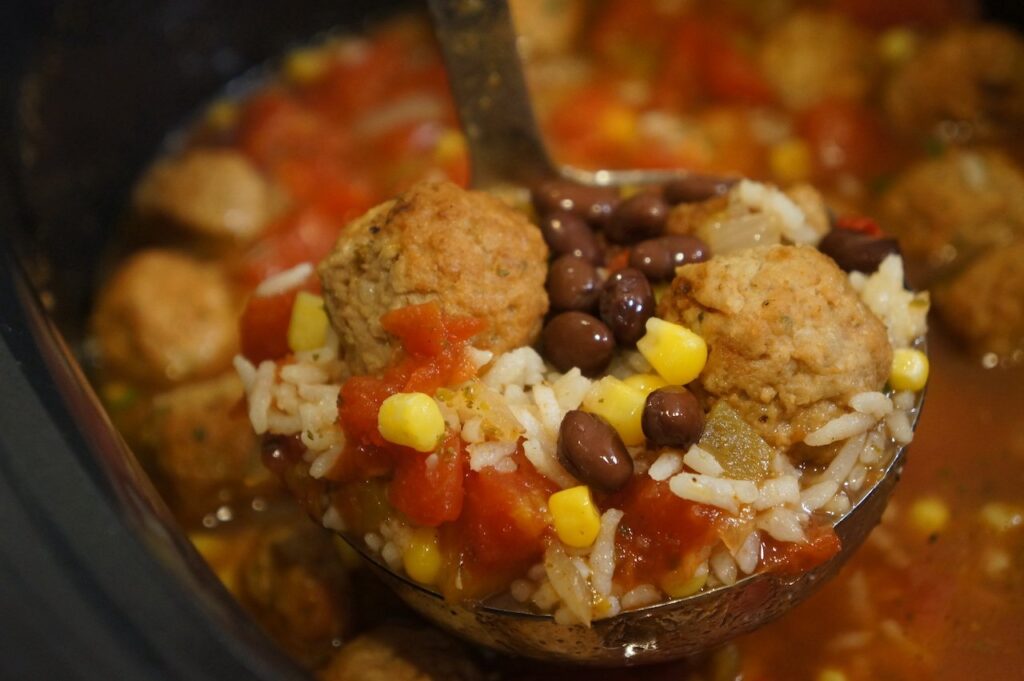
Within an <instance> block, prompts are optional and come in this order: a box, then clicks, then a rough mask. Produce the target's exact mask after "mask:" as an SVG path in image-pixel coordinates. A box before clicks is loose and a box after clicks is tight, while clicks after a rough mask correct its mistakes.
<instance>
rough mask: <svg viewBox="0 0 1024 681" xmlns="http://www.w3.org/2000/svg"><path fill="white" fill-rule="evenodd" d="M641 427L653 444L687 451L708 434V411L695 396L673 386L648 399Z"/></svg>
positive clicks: (656, 391) (649, 441)
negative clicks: (705, 417) (706, 422)
mask: <svg viewBox="0 0 1024 681" xmlns="http://www.w3.org/2000/svg"><path fill="white" fill-rule="evenodd" d="M640 425H641V427H642V428H643V431H644V437H646V438H647V442H648V443H649V444H652V445H656V446H659V447H679V448H682V449H686V448H689V446H690V445H692V444H694V443H695V442H697V440H699V439H700V436H701V433H703V432H704V410H703V409H701V406H700V403H699V402H697V398H696V397H694V396H693V393H691V392H690V391H689V390H687V389H686V388H684V387H682V386H677V385H671V386H668V387H665V388H659V389H657V390H655V391H653V392H652V393H651V394H650V395H648V396H647V402H646V404H644V412H643V416H642V417H641V420H640Z"/></svg>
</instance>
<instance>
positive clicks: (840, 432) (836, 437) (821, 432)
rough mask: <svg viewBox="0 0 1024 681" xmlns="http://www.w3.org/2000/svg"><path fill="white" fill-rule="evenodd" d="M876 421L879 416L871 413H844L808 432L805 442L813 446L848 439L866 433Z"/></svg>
mask: <svg viewBox="0 0 1024 681" xmlns="http://www.w3.org/2000/svg"><path fill="white" fill-rule="evenodd" d="M876 423H878V418H877V417H875V416H871V415H870V414H862V413H860V412H853V413H850V414H843V415H842V416H837V417H836V418H834V419H832V420H831V421H829V422H828V423H826V424H825V425H823V426H822V427H821V428H818V430H816V431H814V432H812V433H808V434H807V437H805V438H804V443H805V444H808V445H810V446H811V447H822V446H824V445H830V444H832V443H833V442H839V441H840V440H848V439H849V438H851V437H855V436H857V435H860V434H861V433H866V432H867V431H868V430H869V429H871V428H872V427H873V426H874V425H875V424H876Z"/></svg>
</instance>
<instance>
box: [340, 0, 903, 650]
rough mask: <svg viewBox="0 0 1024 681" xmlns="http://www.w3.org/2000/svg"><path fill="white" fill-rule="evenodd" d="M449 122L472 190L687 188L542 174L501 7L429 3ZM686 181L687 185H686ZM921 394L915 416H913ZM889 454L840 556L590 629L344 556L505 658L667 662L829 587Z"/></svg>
mask: <svg viewBox="0 0 1024 681" xmlns="http://www.w3.org/2000/svg"><path fill="white" fill-rule="evenodd" d="M429 5H430V9H431V12H432V14H433V19H434V26H435V30H436V32H437V35H438V38H439V41H440V44H441V49H442V52H443V54H444V59H445V63H446V66H447V69H448V76H449V79H450V81H451V86H452V91H453V93H454V96H455V101H456V104H457V106H458V111H459V116H460V119H461V121H462V125H463V129H464V131H465V134H466V137H467V139H468V142H469V155H470V161H471V169H472V184H473V186H474V187H476V188H488V189H491V188H497V187H501V186H509V185H511V186H519V187H526V186H531V185H533V184H534V183H536V182H538V181H541V180H544V179H551V178H563V179H569V180H573V181H575V182H579V183H583V184H598V185H613V186H614V185H623V184H627V185H637V184H650V183H659V182H664V181H666V180H668V179H677V178H679V177H686V176H687V175H688V174H687V173H685V172H682V171H637V170H616V171H606V170H599V171H596V172H589V171H583V170H579V169H576V168H568V167H561V168H559V167H557V166H555V164H554V163H552V161H551V159H550V157H549V156H548V153H547V150H546V149H545V147H544V143H543V141H542V139H541V136H540V134H539V131H538V128H537V125H536V122H535V119H534V116H533V111H532V109H531V106H530V100H529V97H528V94H527V90H526V84H525V81H524V78H523V74H522V68H521V63H520V59H519V54H518V52H517V49H516V36H515V32H514V30H513V27H512V23H511V19H510V16H509V10H508V5H507V3H506V2H504V0H502V1H498V0H429ZM691 176H692V175H691ZM922 401H923V394H922V395H921V396H920V397H919V400H918V403H917V405H915V409H914V424H915V425H916V420H917V419H916V415H917V414H919V413H920V407H921V402H922ZM904 452H905V447H899V448H896V449H895V452H894V454H893V458H892V460H891V461H890V462H889V464H888V466H887V467H886V468H885V470H884V472H883V474H882V475H881V476H880V477H879V479H878V481H877V482H876V483H875V484H874V485H872V486H871V487H869V488H867V489H865V490H864V493H863V494H862V495H861V496H860V498H859V499H857V500H856V502H855V503H854V505H853V506H852V508H851V509H850V510H849V511H848V512H847V513H846V515H844V516H843V517H842V518H841V519H839V520H838V521H837V522H836V523H835V531H836V533H837V534H838V535H839V538H840V540H841V541H842V549H841V551H840V552H839V553H838V554H837V555H836V556H834V557H833V558H832V559H830V560H828V561H827V562H825V563H823V564H822V565H819V566H818V567H816V568H814V569H812V570H810V571H807V572H804V573H802V574H799V575H796V576H781V575H778V574H771V573H761V574H754V575H751V576H749V577H746V578H744V579H741V580H739V581H737V582H736V583H735V584H733V585H731V586H723V587H719V588H716V589H712V590H709V591H705V592H702V593H699V594H697V595H694V596H689V597H687V598H681V599H676V600H671V601H666V602H663V603H659V604H656V605H651V606H648V607H645V608H640V609H637V610H631V611H627V612H623V613H621V614H619V615H616V616H614V617H610V618H607V619H599V620H595V621H594V622H593V624H592V626H591V627H589V628H587V627H583V626H565V625H560V624H557V623H556V622H555V621H554V619H553V617H551V616H550V615H544V614H538V613H536V612H531V611H529V610H527V609H526V608H525V607H524V606H522V605H520V604H518V603H516V602H515V601H514V600H512V599H511V598H510V597H508V596H503V597H500V598H496V599H492V600H491V601H487V602H484V603H478V604H463V603H452V602H445V600H444V599H443V598H442V597H441V595H440V594H439V593H437V592H435V591H432V590H430V589H427V588H425V587H423V586H422V585H419V584H417V583H415V582H413V581H411V580H409V579H407V578H406V577H404V576H402V575H399V574H396V573H394V572H392V571H391V570H389V569H388V568H387V566H386V565H384V564H383V563H382V562H381V561H380V558H379V557H377V556H375V555H373V554H371V553H370V552H368V551H367V550H366V548H365V546H363V542H362V540H361V538H358V537H350V538H349V541H350V543H352V545H353V546H354V547H355V548H356V549H357V550H358V551H359V552H360V553H361V554H362V555H363V556H364V557H365V558H367V559H368V560H369V561H370V562H371V563H372V564H373V566H374V567H375V569H376V571H377V572H379V573H380V575H381V576H382V577H383V578H384V580H385V581H386V582H387V583H388V584H389V585H390V586H391V588H392V589H393V590H394V591H395V592H396V593H397V594H398V595H399V596H400V597H401V598H402V599H403V600H405V601H406V603H408V604H409V605H410V606H411V607H412V608H414V609H415V610H416V611H418V612H419V613H421V614H422V615H424V616H425V617H427V618H428V619H430V620H432V621H434V622H436V623H437V624H439V625H441V626H442V627H444V628H446V629H449V630H451V631H453V632H455V633H457V634H458V635H460V636H462V637H464V638H466V639H469V640H471V641H474V642H476V643H479V644H482V645H485V646H488V647H491V648H495V649H497V650H501V651H504V652H507V653H510V654H513V655H523V656H528V657H532V658H537V659H543V660H550V661H556V662H567V663H573V664H581V665H594V666H621V665H632V664H641V663H650V662H658V661H665V660H672V659H677V658H680V657H685V656H688V655H694V654H697V653H701V652H704V651H707V650H709V649H711V648H713V647H715V646H717V645H719V644H721V643H723V642H725V641H727V640H729V639H731V638H733V637H735V636H738V635H740V634H742V633H744V632H748V631H751V630H753V629H756V628H758V627H760V626H761V625H763V624H765V623H767V622H769V621H770V620H773V619H775V618H777V617H778V616H780V615H782V614H783V613H785V612H786V611H788V610H789V609H790V608H792V607H793V606H795V605H796V604H797V603H799V602H800V601H802V600H804V599H805V598H807V596H809V595H810V594H811V593H812V592H813V591H814V590H815V589H817V587H819V586H820V585H821V584H823V583H824V582H825V581H827V580H828V579H829V578H831V577H832V576H833V575H834V574H835V573H836V572H837V571H838V570H839V567H840V566H841V565H842V564H843V563H844V562H845V561H846V560H847V559H848V558H849V557H850V556H851V555H852V554H853V552H854V551H855V550H856V549H857V547H859V546H860V544H861V543H862V542H863V541H864V538H865V537H866V536H867V535H868V533H869V532H870V531H871V529H872V528H873V527H874V526H875V525H876V524H877V523H878V521H879V519H880V518H881V515H882V511H883V510H884V509H885V506H886V504H887V502H888V500H889V496H890V494H891V493H892V490H893V488H894V486H895V485H896V482H897V481H898V479H899V476H900V471H901V470H902V468H903V462H904Z"/></svg>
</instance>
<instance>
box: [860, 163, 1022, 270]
mask: <svg viewBox="0 0 1024 681" xmlns="http://www.w3.org/2000/svg"><path fill="white" fill-rule="evenodd" d="M880 217H881V219H882V222H883V223H884V225H885V228H886V231H888V232H890V233H892V234H894V235H896V236H897V237H899V239H900V245H901V246H902V247H903V249H904V252H905V253H906V254H907V255H909V256H913V257H917V258H923V259H927V260H928V261H930V262H931V263H932V264H945V263H946V262H948V261H950V260H952V259H954V258H955V257H956V255H957V253H958V252H959V251H964V252H967V253H971V252H974V251H977V250H979V249H981V248H985V247H988V246H994V245H1000V244H1005V243H1008V242H1009V241H1010V240H1011V239H1013V238H1014V237H1017V236H1024V174H1022V173H1021V172H1020V170H1019V169H1018V168H1017V166H1016V165H1015V164H1014V162H1013V161H1012V160H1010V158H1009V157H1007V156H1006V155H1005V154H1003V153H1002V152H999V151H973V150H972V151H966V150H964V151H950V152H949V153H947V154H945V155H943V156H942V157H940V158H935V159H928V160H924V161H920V162H918V163H917V164H916V165H914V166H912V167H911V168H910V169H909V170H907V171H906V172H904V173H903V174H902V175H901V176H900V177H899V178H897V180H896V181H895V182H894V183H893V186H892V187H891V188H890V189H889V191H888V192H887V193H886V194H885V196H884V197H882V201H881V205H880Z"/></svg>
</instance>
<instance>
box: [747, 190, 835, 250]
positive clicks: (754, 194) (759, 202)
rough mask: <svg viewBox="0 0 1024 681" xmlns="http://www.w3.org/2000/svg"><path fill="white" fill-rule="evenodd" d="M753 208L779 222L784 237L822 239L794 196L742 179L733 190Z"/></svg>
mask: <svg viewBox="0 0 1024 681" xmlns="http://www.w3.org/2000/svg"><path fill="white" fill-rule="evenodd" d="M731 195H732V196H735V197H736V198H737V199H738V200H739V201H741V202H742V203H743V204H744V205H746V206H747V207H748V208H750V209H751V210H754V211H756V212H761V213H766V214H768V215H770V216H772V217H773V218H775V220H776V222H777V223H778V225H779V229H780V230H781V232H782V236H783V237H784V238H786V239H787V240H789V241H790V243H794V244H817V243H818V241H819V240H820V239H821V235H820V234H818V233H817V232H816V231H815V230H814V229H813V228H812V227H811V226H810V225H809V224H808V223H807V218H806V216H805V215H804V212H803V211H802V210H801V209H800V207H799V206H798V205H796V203H795V202H794V201H793V199H791V198H789V197H788V196H786V195H785V194H784V193H783V192H782V191H781V190H779V189H778V188H776V187H773V186H772V185H768V184H762V183H760V182H754V181H752V180H740V182H739V183H738V184H737V185H736V186H735V187H734V188H733V190H732V192H731Z"/></svg>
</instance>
